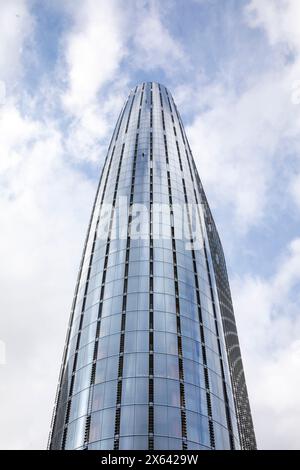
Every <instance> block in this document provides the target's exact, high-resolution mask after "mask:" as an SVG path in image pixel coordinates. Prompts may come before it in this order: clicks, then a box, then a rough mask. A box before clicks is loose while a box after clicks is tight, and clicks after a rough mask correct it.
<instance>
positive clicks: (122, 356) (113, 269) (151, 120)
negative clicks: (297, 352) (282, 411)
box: [49, 82, 256, 450]
mask: <svg viewBox="0 0 300 470" xmlns="http://www.w3.org/2000/svg"><path fill="white" fill-rule="evenodd" d="M157 208H159V211H160V213H159V216H158V215H157V212H158V211H157ZM180 208H184V209H183V210H182V212H180V210H181V209H180ZM120 214H121V215H120ZM182 214H183V215H182ZM181 216H182V217H181ZM195 226H196V229H195V228H194V227H195ZM183 232H184V234H183ZM49 448H50V449H115V450H118V449H120V450H122V449H149V450H151V449H155V450H158V449H170V450H176V449H183V450H185V449H198V450H201V449H203V450H205V449H255V448H256V442H255V435H254V430H253V424H252V418H251V411H250V407H249V401H248V395H247V389H246V384H245V377H244V372H243V365H242V360H241V353H240V348H239V343H238V337H237V332H236V325H235V319H234V313H233V307H232V301H231V295H230V288H229V283H228V278H227V272H226V265H225V259H224V255H223V250H222V246H221V243H220V240H219V237H218V233H217V230H216V227H215V224H214V221H213V218H212V215H211V212H210V209H209V206H208V203H207V200H206V197H205V193H204V191H203V188H202V185H201V182H200V179H199V176H198V172H197V169H196V166H195V163H194V159H193V156H192V153H191V150H190V147H189V144H188V141H187V138H186V135H185V132H184V128H183V124H182V121H181V118H180V116H179V113H178V110H177V108H176V105H175V103H174V101H173V98H172V96H171V94H170V92H169V91H168V90H167V89H166V88H165V87H164V86H162V85H160V84H158V83H154V82H147V83H142V84H140V85H138V86H136V88H135V89H134V90H132V91H131V93H130V95H129V97H128V99H127V101H126V103H125V104H124V106H123V109H122V111H121V114H120V116H119V119H118V122H117V125H116V128H115V130H114V133H113V136H112V140H111V143H110V146H109V149H108V153H107V157H106V160H105V164H104V167H103V171H102V174H101V178H100V182H99V186H98V190H97V194H96V198H95V203H94V207H93V210H92V215H91V220H90V224H89V228H88V233H87V238H86V242H85V246H84V252H83V256H82V261H81V265H80V269H79V275H78V281H77V285H76V289H75V296H74V301H73V306H72V312H71V317H70V323H69V328H68V333H67V339H66V345H65V350H64V356H63V362H62V367H61V373H60V379H59V386H58V391H57V397H56V402H55V407H54V413H53V419H52V424H51V432H50V437H49Z"/></svg>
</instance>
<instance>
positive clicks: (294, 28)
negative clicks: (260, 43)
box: [246, 0, 300, 53]
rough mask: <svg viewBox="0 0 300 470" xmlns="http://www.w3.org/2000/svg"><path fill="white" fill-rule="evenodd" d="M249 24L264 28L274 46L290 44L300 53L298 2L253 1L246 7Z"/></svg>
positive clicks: (294, 0)
mask: <svg viewBox="0 0 300 470" xmlns="http://www.w3.org/2000/svg"><path fill="white" fill-rule="evenodd" d="M246 13H247V16H248V21H249V24H250V25H251V26H252V27H261V28H263V29H264V30H265V31H266V33H267V35H268V38H269V41H270V43H271V44H272V45H275V44H278V43H282V44H284V43H286V44H288V45H289V46H290V47H291V49H292V50H294V51H296V52H297V53H299V52H300V29H299V22H300V3H299V1H298V0H252V1H251V2H250V4H249V5H248V6H247V7H246Z"/></svg>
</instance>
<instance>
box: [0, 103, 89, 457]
mask: <svg viewBox="0 0 300 470" xmlns="http://www.w3.org/2000/svg"><path fill="white" fill-rule="evenodd" d="M0 113H1V116H0V135H1V138H0V153H1V166H0V186H1V191H0V224H1V243H0V258H1V270H0V285H1V300H0V304H1V307H0V308H1V312H2V315H1V319H0V322H1V325H0V331H1V338H0V340H1V341H3V342H4V343H5V346H6V365H1V386H0V394H1V400H0V408H1V410H0V412H1V420H2V422H1V424H2V425H1V431H0V442H1V447H2V448H4V449H10V448H21V449H24V448H25V449H26V448H45V446H46V442H47V434H48V431H49V425H50V419H51V412H52V408H53V403H54V395H55V388H56V383H57V378H58V371H59V366H60V361H61V356H62V348H63V343H64V336H65V332H66V326H67V319H68V316H69V310H70V304H71V300H72V295H73V289H74V285H75V275H76V270H77V267H78V264H79V256H80V252H81V249H82V244H83V237H84V235H85V230H86V227H87V218H88V215H89V211H90V208H91V204H92V197H93V193H94V191H95V188H94V186H93V185H92V184H91V183H90V182H89V181H88V180H87V179H86V178H85V177H84V176H83V175H82V174H80V173H78V172H77V171H76V170H75V169H73V168H72V167H70V166H69V165H68V163H67V162H66V160H65V158H64V154H63V145H62V142H63V139H62V134H61V133H60V132H59V131H58V130H57V129H56V128H55V125H54V123H52V122H51V121H47V122H45V123H42V122H41V121H36V120H34V119H33V118H29V117H26V118H25V117H24V116H22V114H21V113H20V111H19V110H18V108H17V107H16V106H15V105H14V104H13V103H12V102H11V103H9V104H8V103H7V105H6V106H5V107H3V108H2V109H1V110H0Z"/></svg>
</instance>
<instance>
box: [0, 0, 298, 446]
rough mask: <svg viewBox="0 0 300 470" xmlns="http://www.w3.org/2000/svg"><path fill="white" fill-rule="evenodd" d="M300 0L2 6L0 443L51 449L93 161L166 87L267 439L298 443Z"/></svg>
mask: <svg viewBox="0 0 300 470" xmlns="http://www.w3.org/2000/svg"><path fill="white" fill-rule="evenodd" d="M299 25H300V2H299V0H164V1H163V2H162V1H160V2H159V1H155V0H153V1H150V0H149V1H146V0H145V1H144V0H127V1H126V2H125V0H123V1H113V0H110V1H107V0H84V1H83V0H72V1H71V0H70V1H69V0H64V2H61V1H60V0H43V1H38V0H0V227H1V230H0V311H1V317H0V416H1V425H0V447H1V448H4V449H5V448H10V449H13V448H21V449H29V448H45V446H46V442H47V435H48V431H49V425H50V419H51V412H52V407H53V402H54V396H55V391H56V385H57V380H58V373H59V366H60V361H61V356H62V349H63V344H64V338H65V333H66V326H67V321H68V316H69V311H70V306H71V301H72V296H73V290H74V286H75V280H76V275H77V269H78V265H79V261H80V256H81V250H82V247H83V240H84V237H85V232H86V229H87V223H88V218H89V215H90V210H91V205H92V201H93V197H94V194H95V191H96V185H97V180H98V177H99V172H100V170H101V166H102V164H103V161H104V158H105V152H106V149H107V146H108V142H109V139H110V136H111V133H112V130H113V127H114V124H115V122H116V119H117V115H118V113H119V110H120V107H121V105H122V103H123V101H124V100H125V98H126V97H127V94H128V91H129V90H130V88H132V87H133V86H134V85H135V84H136V83H137V82H141V81H145V80H149V81H150V80H154V81H160V82H162V83H163V84H165V85H166V86H167V87H168V88H169V89H170V91H171V92H172V93H173V95H174V98H175V101H176V103H177V105H178V107H179V111H180V113H181V115H182V117H183V120H184V123H185V127H186V131H187V134H188V137H189V140H190V144H191V147H192V150H193V153H194V157H195V159H196V163H197V166H198V169H199V173H200V177H201V178H202V181H203V185H204V187H205V189H206V192H207V196H208V199H209V201H210V203H211V206H212V210H213V213H214V215H215V218H216V222H217V224H218V227H219V231H220V235H221V238H222V241H223V244H224V249H225V254H226V257H227V264H228V270H229V273H230V279H231V286H232V291H233V300H234V305H235V310H236V317H237V323H238V330H239V334H240V341H241V347H242V353H243V358H244V364H245V370H246V378H247V383H248V389H249V394H250V399H251V405H252V411H253V417H254V424H255V429H256V434H257V441H258V445H259V447H260V448H264V449H265V448H268V449H270V448H273V449H279V448H286V449H296V448H300V433H299V419H300V393H299V389H300V371H299V369H300V315H299V313H300V312H299V310H300V307H299V305H300V290H299V285H300V225H299V222H300V152H299V150H300V27H299Z"/></svg>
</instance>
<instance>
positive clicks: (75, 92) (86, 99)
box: [63, 0, 126, 113]
mask: <svg viewBox="0 0 300 470" xmlns="http://www.w3.org/2000/svg"><path fill="white" fill-rule="evenodd" d="M71 15H72V19H73V27H72V30H71V31H70V32H69V33H68V34H67V37H66V39H65V43H66V50H65V60H66V64H67V82H68V84H67V92H66V94H65V95H64V96H63V102H64V104H65V105H66V107H67V108H69V109H70V110H71V112H75V113H76V112H78V111H79V112H80V111H81V110H82V108H84V107H85V106H87V105H90V104H94V102H95V98H96V96H97V93H98V92H99V90H100V88H101V87H102V86H103V85H104V84H105V83H107V82H108V81H109V80H112V79H113V78H114V76H115V74H116V72H117V71H118V68H119V65H120V62H121V60H122V59H123V58H124V57H125V54H126V47H125V45H124V38H123V30H122V11H121V9H120V8H119V7H118V4H117V3H116V2H115V1H110V2H107V1H105V0H100V1H97V0H87V1H86V2H75V4H73V5H72V9H71Z"/></svg>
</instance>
